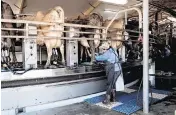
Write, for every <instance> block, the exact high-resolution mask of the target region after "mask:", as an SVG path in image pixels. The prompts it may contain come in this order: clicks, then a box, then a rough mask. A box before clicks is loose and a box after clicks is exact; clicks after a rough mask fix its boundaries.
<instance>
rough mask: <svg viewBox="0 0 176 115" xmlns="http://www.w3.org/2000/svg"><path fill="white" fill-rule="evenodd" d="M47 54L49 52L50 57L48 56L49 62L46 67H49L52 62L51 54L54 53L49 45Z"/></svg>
mask: <svg viewBox="0 0 176 115" xmlns="http://www.w3.org/2000/svg"><path fill="white" fill-rule="evenodd" d="M47 54H48V58H47V62H46V64H45V67H44V68H48V67H49V66H50V64H51V55H52V48H50V47H47Z"/></svg>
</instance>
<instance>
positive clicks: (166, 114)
mask: <svg viewBox="0 0 176 115" xmlns="http://www.w3.org/2000/svg"><path fill="white" fill-rule="evenodd" d="M166 103H167V104H168V102H167V101H164V102H162V103H158V104H156V105H152V106H151V108H150V114H149V115H174V112H175V110H176V104H175V105H168V106H166V105H165V104H166ZM20 115H124V114H121V113H118V112H116V111H111V110H108V109H104V108H101V107H98V106H95V105H89V104H87V103H79V104H73V105H69V106H65V107H60V108H53V109H49V110H42V111H37V112H31V113H26V114H24V113H23V114H20ZM132 115H143V112H142V110H141V111H138V112H136V113H134V114H132Z"/></svg>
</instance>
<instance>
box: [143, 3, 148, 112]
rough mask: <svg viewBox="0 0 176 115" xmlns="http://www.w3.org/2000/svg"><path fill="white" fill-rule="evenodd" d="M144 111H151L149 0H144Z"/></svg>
mask: <svg viewBox="0 0 176 115" xmlns="http://www.w3.org/2000/svg"><path fill="white" fill-rule="evenodd" d="M143 36H144V39H143V112H144V114H148V112H149V63H148V59H149V0H143Z"/></svg>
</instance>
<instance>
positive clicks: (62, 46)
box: [60, 44, 65, 65]
mask: <svg viewBox="0 0 176 115" xmlns="http://www.w3.org/2000/svg"><path fill="white" fill-rule="evenodd" d="M60 52H61V56H62V64H63V65H65V56H64V44H62V45H61V47H60Z"/></svg>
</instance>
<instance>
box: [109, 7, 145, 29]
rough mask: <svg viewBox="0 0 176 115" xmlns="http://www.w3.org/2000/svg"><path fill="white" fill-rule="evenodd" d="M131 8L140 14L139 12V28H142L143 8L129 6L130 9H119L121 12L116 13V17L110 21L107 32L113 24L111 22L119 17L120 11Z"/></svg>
mask: <svg viewBox="0 0 176 115" xmlns="http://www.w3.org/2000/svg"><path fill="white" fill-rule="evenodd" d="M131 10H136V11H137V12H138V14H139V29H140V28H142V12H141V10H140V9H139V8H129V9H125V10H121V11H119V12H117V13H116V15H115V16H114V18H113V19H112V20H111V21H110V23H109V24H108V26H107V27H106V32H107V31H108V29H109V27H110V26H111V24H112V23H113V21H114V20H115V19H116V18H117V16H118V15H119V14H120V13H123V12H127V11H131Z"/></svg>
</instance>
